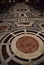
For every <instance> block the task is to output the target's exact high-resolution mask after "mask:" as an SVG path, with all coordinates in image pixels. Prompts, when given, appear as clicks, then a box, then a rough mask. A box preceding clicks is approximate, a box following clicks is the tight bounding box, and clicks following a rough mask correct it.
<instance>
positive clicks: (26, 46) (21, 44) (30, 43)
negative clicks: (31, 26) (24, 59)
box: [16, 36, 39, 53]
mask: <svg viewBox="0 0 44 65" xmlns="http://www.w3.org/2000/svg"><path fill="white" fill-rule="evenodd" d="M16 47H17V48H18V49H19V50H20V51H22V52H24V53H33V52H35V51H36V50H37V49H38V48H39V43H38V41H37V40H36V39H35V38H33V37H31V36H23V37H21V38H19V39H18V40H17V41H16Z"/></svg>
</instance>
